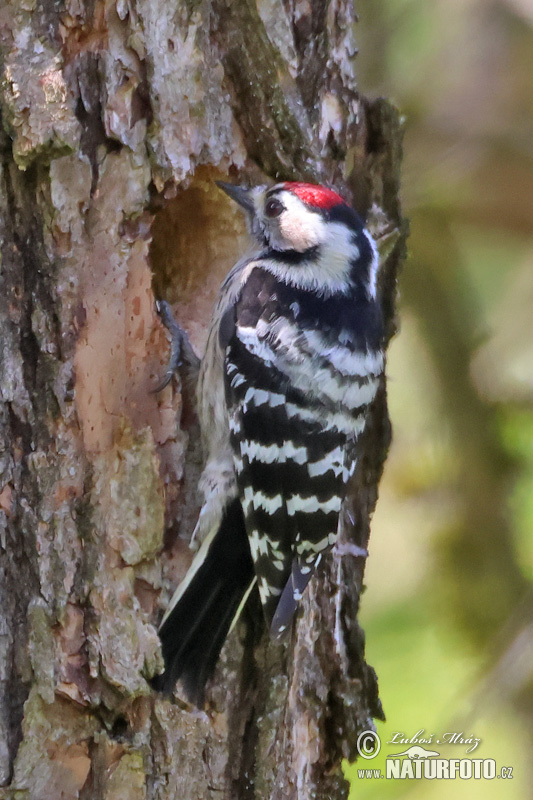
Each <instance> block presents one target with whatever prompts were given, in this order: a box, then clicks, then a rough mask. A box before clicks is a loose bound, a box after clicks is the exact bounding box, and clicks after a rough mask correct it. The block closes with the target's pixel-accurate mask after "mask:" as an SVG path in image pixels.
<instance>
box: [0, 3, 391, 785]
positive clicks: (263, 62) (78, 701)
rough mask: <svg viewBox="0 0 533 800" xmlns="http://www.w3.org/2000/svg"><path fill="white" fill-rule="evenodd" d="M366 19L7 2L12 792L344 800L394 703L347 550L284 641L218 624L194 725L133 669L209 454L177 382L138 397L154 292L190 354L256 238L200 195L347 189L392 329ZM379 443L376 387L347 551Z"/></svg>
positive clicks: (378, 127) (315, 12) (0, 490)
mask: <svg viewBox="0 0 533 800" xmlns="http://www.w3.org/2000/svg"><path fill="white" fill-rule="evenodd" d="M354 22H355V15H354V10H353V7H352V4H351V2H350V0H330V2H328V3H323V2H321V0H320V2H319V1H318V0H316V1H315V0H311V2H308V1H307V0H306V2H299V0H296V2H294V3H287V4H285V5H282V4H278V3H272V2H271V0H258V2H257V4H256V3H253V2H251V0H238V2H237V3H229V2H226V0H213V2H208V0H199V1H198V2H180V3H178V4H177V6H172V7H170V6H169V5H168V3H164V2H162V0H156V1H155V2H147V0H136V1H135V0H132V2H127V3H126V2H123V0H119V2H117V3H113V2H104V1H103V0H95V2H94V3H91V4H79V3H78V2H77V1H76V0H65V2H64V4H48V3H45V4H42V5H40V6H38V5H37V4H35V6H34V5H33V3H31V2H29V3H21V4H19V5H17V4H11V5H9V6H7V8H6V11H5V17H4V24H3V27H2V28H1V29H0V31H1V32H0V64H1V66H2V81H1V84H0V110H1V114H2V121H3V126H4V133H3V134H2V140H1V142H0V145H1V146H0V153H1V180H2V188H3V192H2V195H1V197H0V226H1V234H2V236H1V238H2V251H1V257H2V261H1V266H0V284H1V286H0V335H1V346H0V373H1V376H0V391H1V395H2V405H1V407H0V427H1V431H2V436H1V441H2V446H1V448H0V469H1V473H0V578H1V580H0V595H1V598H2V602H1V604H0V786H2V787H4V788H3V789H2V790H0V792H3V796H5V797H6V798H7V797H9V798H31V800H47V799H48V798H50V799H52V798H53V800H56V798H57V797H58V796H59V794H60V791H61V792H62V793H63V794H62V796H63V797H65V798H67V799H68V800H70V798H81V800H89V799H90V800H93V798H96V797H102V798H106V800H118V798H122V797H125V796H126V794H125V792H127V796H128V798H130V797H135V798H137V797H138V798H145V797H146V798H153V799H154V800H155V798H157V800H168V798H171V797H175V796H182V797H184V798H197V797H202V798H219V797H221V796H226V797H230V798H238V800H245V799H246V800H248V798H255V799H256V800H262V798H277V797H279V798H282V797H283V798H298V800H300V799H301V800H303V798H309V797H316V798H328V800H330V798H333V797H339V798H341V797H345V796H346V794H347V784H346V782H345V781H344V779H343V777H342V772H341V768H340V765H341V760H342V758H353V757H354V756H355V751H354V742H355V739H356V736H357V733H358V732H359V731H360V730H361V729H362V728H364V727H367V726H368V725H370V724H372V723H371V719H372V716H379V715H380V713H381V708H380V705H379V701H378V699H377V685H376V680H375V675H374V673H373V671H372V669H371V668H370V667H369V666H368V665H367V664H366V663H365V660H364V638H363V634H362V631H361V630H360V629H359V627H358V624H357V607H358V598H359V592H360V589H361V586H362V581H363V569H364V561H363V559H362V558H360V557H357V556H356V555H354V553H356V552H357V551H356V550H355V549H353V550H352V551H351V554H350V548H349V547H346V548H345V553H346V554H345V555H344V556H343V557H342V558H340V556H336V557H333V558H331V559H330V560H329V562H328V565H327V566H326V568H325V569H324V570H323V571H322V572H321V574H320V575H319V576H318V577H317V579H316V580H314V581H313V582H312V584H311V586H310V587H309V591H308V592H307V593H306V598H305V602H304V604H303V605H304V610H303V615H302V617H301V618H300V620H299V621H298V624H297V626H296V631H295V636H294V638H293V641H292V642H291V644H290V645H289V646H288V647H285V648H284V647H281V648H279V647H274V646H272V645H270V644H269V643H268V641H267V640H266V639H265V638H263V639H261V640H260V641H259V642H256V641H252V640H251V638H250V637H247V636H246V634H245V630H244V628H240V629H239V630H237V631H236V632H234V633H233V634H232V636H231V637H230V641H229V642H228V646H227V647H226V648H225V649H224V652H223V654H222V659H221V664H220V668H219V669H218V670H217V675H216V680H215V682H214V685H213V687H212V690H211V693H210V702H209V706H208V710H207V712H197V711H196V712H195V711H191V710H190V709H188V708H187V707H185V706H184V704H183V703H182V702H180V701H177V702H176V703H175V704H172V703H169V701H168V700H165V699H162V698H154V697H153V695H152V693H151V691H150V689H149V687H148V684H147V682H146V678H148V677H149V676H150V675H152V674H154V673H155V672H156V671H157V670H158V668H159V665H160V654H159V650H158V643H157V637H156V628H155V624H156V622H157V618H158V613H159V609H160V607H161V606H162V605H163V603H164V601H165V598H167V597H168V595H169V593H170V592H171V590H172V588H173V586H174V585H175V583H176V582H177V580H178V579H179V577H181V576H182V575H183V574H184V572H185V570H186V568H187V565H188V564H189V563H190V553H189V551H188V548H187V546H186V544H187V537H188V536H189V534H190V531H191V530H192V526H193V523H194V516H195V513H196V510H197V504H198V497H197V491H196V480H197V476H198V471H199V468H200V462H201V455H200V453H199V450H198V430H197V426H196V423H195V421H194V416H193V415H192V414H191V409H190V398H187V396H186V392H184V394H183V396H182V394H181V392H180V388H183V387H181V385H180V383H179V381H176V382H175V386H174V388H172V387H169V388H167V389H165V390H164V392H162V393H161V395H159V396H156V395H154V394H153V393H151V392H150V390H151V389H153V387H154V386H155V385H156V384H157V380H158V377H159V376H160V375H161V373H162V370H163V369H164V363H165V360H166V357H167V352H168V344H167V339H166V335H165V332H164V330H163V329H162V327H161V325H160V323H159V321H158V319H157V316H156V313H155V308H154V294H155V295H157V296H159V297H161V296H164V297H166V298H167V299H168V300H169V301H171V302H172V303H173V305H174V309H175V311H176V313H177V315H178V317H179V319H180V322H181V323H182V324H183V325H184V326H185V327H187V328H188V329H189V331H190V333H191V337H192V339H193V341H194V342H195V344H196V345H197V347H198V348H199V349H201V347H202V344H203V341H204V340H205V329H206V325H207V322H208V319H209V315H210V309H211V304H212V301H213V299H214V296H215V294H216V289H217V285H218V283H219V281H220V279H221V277H222V276H223V274H224V273H225V271H226V270H227V269H228V268H229V266H230V265H231V263H232V261H233V260H234V259H235V258H236V257H237V256H238V255H239V254H240V253H241V252H242V251H243V250H244V248H245V247H246V235H245V232H244V229H243V226H242V222H241V220H240V219H239V217H238V215H237V214H236V212H235V211H234V210H233V209H231V207H230V205H229V204H228V203H227V201H226V200H225V198H224V197H223V196H221V195H220V193H217V191H216V189H215V188H214V186H213V180H214V179H215V178H217V177H223V176H226V175H227V174H228V173H229V174H230V176H231V177H233V178H236V179H237V178H238V179H239V180H246V181H248V182H250V183H257V182H268V181H275V180H283V179H290V178H307V179H310V180H313V181H318V182H323V183H327V184H331V185H334V186H335V187H336V188H337V189H338V190H339V191H341V192H343V193H344V194H345V196H346V197H347V198H348V199H349V200H351V201H352V202H353V203H354V205H355V207H356V208H357V209H358V210H359V211H361V213H364V214H367V213H368V214H369V224H370V225H371V227H372V229H373V230H374V232H375V233H376V234H379V235H380V237H381V241H382V242H385V243H388V244H387V246H384V247H383V248H382V250H383V252H384V253H386V256H387V258H386V263H385V264H384V265H383V268H382V273H381V280H380V292H381V295H382V297H383V304H384V309H385V313H386V318H387V323H388V332H389V335H392V333H393V332H394V328H395V323H394V295H395V285H396V275H397V270H398V265H399V263H400V260H401V257H402V255H403V246H404V245H403V242H404V238H405V228H404V224H403V221H402V219H401V212H400V207H399V202H398V187H399V165H400V139H401V133H400V126H399V119H398V114H397V112H396V110H395V109H394V108H392V107H391V106H390V105H389V104H387V103H386V102H385V101H376V102H369V101H366V100H365V99H364V98H363V97H362V96H360V94H359V92H358V87H357V85H356V81H355V70H354V59H355V55H356V47H355V39H354V31H355V29H354ZM360 44H361V46H364V43H360ZM180 422H181V426H180V425H179V423H180ZM389 436H390V432H389V424H388V416H387V409H386V396H385V392H384V391H382V392H381V394H380V396H379V399H378V400H377V402H376V404H375V407H374V409H373V414H372V419H371V424H370V426H369V430H368V432H367V436H366V446H365V451H364V457H363V458H362V460H361V464H360V466H359V469H358V472H357V475H356V476H355V477H354V483H353V487H352V490H353V491H352V492H351V510H352V512H353V513H352V514H348V515H347V517H346V525H345V531H344V532H343V537H344V539H345V540H346V542H348V543H349V542H355V544H356V545H357V546H359V547H360V548H364V547H365V546H366V543H367V539H368V534H369V516H370V513H371V511H372V509H373V507H374V504H375V501H376V496H377V488H376V487H377V482H378V480H379V475H380V471H381V468H382V464H383V460H384V457H385V454H386V449H387V446H388V441H389ZM352 516H353V517H354V519H355V520H356V523H355V527H354V526H353V525H352V523H351V522H350V519H351V517H352ZM163 544H164V545H165V547H164V550H163V552H162V553H161V548H162V547H163ZM0 796H2V795H1V794H0Z"/></svg>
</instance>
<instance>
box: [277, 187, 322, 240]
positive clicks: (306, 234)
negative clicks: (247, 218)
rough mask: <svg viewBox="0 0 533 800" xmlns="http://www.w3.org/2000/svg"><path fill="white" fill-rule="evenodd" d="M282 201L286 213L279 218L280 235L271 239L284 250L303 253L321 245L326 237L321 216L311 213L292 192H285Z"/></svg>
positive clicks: (281, 197)
mask: <svg viewBox="0 0 533 800" xmlns="http://www.w3.org/2000/svg"><path fill="white" fill-rule="evenodd" d="M280 200H281V201H282V203H283V205H284V206H285V211H284V212H283V213H282V214H281V216H280V217H279V221H278V224H279V235H278V236H277V237H276V236H275V234H274V235H273V236H272V237H271V238H272V239H275V240H276V241H275V243H276V244H277V245H278V246H279V247H280V248H281V249H282V250H285V249H288V250H296V252H298V253H303V252H304V251H305V250H308V249H309V248H310V247H316V246H317V245H319V244H321V243H322V242H323V241H324V239H325V237H326V224H325V222H324V220H323V219H322V217H321V216H320V214H317V213H316V212H315V211H310V210H309V209H308V208H307V207H306V206H305V205H304V204H303V203H302V202H301V200H299V199H298V198H297V197H295V196H294V195H293V194H291V192H283V194H282V195H281V196H280Z"/></svg>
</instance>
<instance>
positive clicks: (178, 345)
mask: <svg viewBox="0 0 533 800" xmlns="http://www.w3.org/2000/svg"><path fill="white" fill-rule="evenodd" d="M155 305H156V309H157V313H158V314H159V318H160V319H161V322H162V323H163V325H164V326H165V328H166V329H167V331H168V332H169V334H170V358H169V361H168V366H167V370H166V372H165V376H164V378H163V379H162V380H161V381H160V382H159V383H158V384H157V386H156V387H155V389H151V390H150V393H151V394H157V393H158V392H162V391H163V389H165V388H166V387H167V386H168V384H169V383H170V381H171V380H172V377H173V375H174V374H175V373H176V372H177V370H178V369H179V368H180V367H181V350H182V345H183V336H184V333H183V330H182V329H181V328H180V326H179V325H178V323H177V322H176V320H175V319H174V317H173V316H172V309H171V308H170V304H169V303H167V301H166V300H156V302H155Z"/></svg>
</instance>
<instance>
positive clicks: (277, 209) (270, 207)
mask: <svg viewBox="0 0 533 800" xmlns="http://www.w3.org/2000/svg"><path fill="white" fill-rule="evenodd" d="M284 208H285V206H284V205H283V203H282V202H281V200H277V199H276V198H275V197H271V198H270V199H269V200H267V201H266V203H265V215H266V216H267V217H269V218H270V219H274V217H279V215H280V214H281V212H282V211H283V210H284Z"/></svg>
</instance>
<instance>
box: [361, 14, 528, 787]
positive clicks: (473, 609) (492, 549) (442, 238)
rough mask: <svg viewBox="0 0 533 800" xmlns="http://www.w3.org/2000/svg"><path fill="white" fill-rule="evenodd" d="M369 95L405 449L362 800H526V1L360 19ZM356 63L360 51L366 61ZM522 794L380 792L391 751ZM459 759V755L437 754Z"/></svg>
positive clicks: (382, 601)
mask: <svg viewBox="0 0 533 800" xmlns="http://www.w3.org/2000/svg"><path fill="white" fill-rule="evenodd" d="M357 10H358V12H359V14H360V23H359V25H358V28H357V36H358V40H359V42H360V43H361V52H360V54H359V56H358V69H359V83H360V86H361V87H362V89H363V91H364V92H365V94H367V95H370V96H378V95H383V96H385V97H389V98H391V99H392V100H393V101H394V102H396V104H397V105H398V107H399V108H400V109H401V111H402V113H403V114H404V115H405V139H404V151H405V162H404V164H405V167H404V180H403V187H404V188H403V205H404V211H405V214H406V215H407V216H408V217H409V218H410V220H411V237H410V240H409V258H408V261H407V263H406V264H405V267H404V272H403V274H402V276H401V281H400V316H401V332H400V334H399V336H397V337H396V339H395V340H394V341H393V343H392V345H391V349H390V357H389V364H388V376H389V395H390V411H391V417H392V421H393V426H394V443H393V446H392V449H391V452H390V455H389V459H388V462H387V466H386V469H385V474H384V478H383V481H382V484H381V490H380V499H379V502H378V507H377V511H376V513H375V516H374V520H373V524H372V537H371V541H370V548H371V554H370V559H369V561H368V565H367V571H366V584H367V590H366V592H365V595H364V597H363V602H362V613H361V621H362V624H363V626H364V628H365V630H366V636H367V657H368V660H369V663H371V664H372V665H373V666H374V667H375V669H376V671H377V673H378V676H379V681H380V691H381V698H382V702H383V705H384V709H385V713H386V715H387V721H386V722H385V723H378V724H377V730H378V733H379V734H380V736H381V739H382V742H383V746H382V750H381V753H380V755H379V756H377V757H376V758H375V759H373V760H371V761H363V759H359V762H358V763H357V765H355V766H353V767H349V768H348V775H349V777H350V778H351V780H352V793H351V795H350V797H351V800H352V798H353V800H355V798H358V800H360V799H361V798H365V799H366V798H368V800H371V799H372V798H382V797H384V798H388V797H409V798H411V797H413V798H415V797H420V798H421V797H424V798H429V800H433V799H434V798H435V799H436V798H449V797H453V798H473V799H475V798H488V800H491V798H509V800H514V799H515V798H520V799H521V800H522V798H527V797H531V796H533V788H532V787H533V781H532V772H533V757H532V755H531V753H532V750H533V597H532V592H531V582H532V580H533V538H532V536H531V530H532V528H533V0H365V1H364V2H359V3H358V8H357ZM363 43H364V46H363ZM420 729H424V730H425V734H426V735H427V736H429V735H430V734H434V736H435V738H438V737H439V736H440V735H442V734H444V733H446V732H457V733H462V735H463V736H464V737H466V736H469V735H473V736H475V737H479V738H481V739H482V742H481V743H480V745H479V746H478V747H477V749H476V751H475V752H474V753H473V754H471V757H477V758H494V759H495V760H496V763H497V768H498V771H499V768H500V767H501V766H512V767H513V768H514V770H513V775H514V777H513V779H512V780H502V779H494V780H492V781H487V780H481V781H475V780H460V779H458V778H457V779H456V780H454V781H453V782H452V781H444V780H440V781H439V780H437V781H435V780H433V781H430V780H422V781H408V780H388V781H387V780H372V779H363V778H359V777H358V776H357V772H358V769H362V768H381V769H384V764H385V756H386V755H392V754H393V753H398V752H401V751H403V750H405V749H406V747H407V745H405V746H397V745H387V744H386V742H387V741H388V740H390V739H391V738H392V736H393V734H394V733H395V732H403V733H404V734H405V736H406V737H411V736H413V735H414V734H416V733H417V731H419V730H420ZM434 749H436V750H438V751H439V752H440V754H441V756H442V757H445V758H464V757H468V756H467V754H466V753H465V750H466V748H465V747H464V746H461V745H449V746H447V747H444V746H442V745H439V746H436V745H435V746H434Z"/></svg>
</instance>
